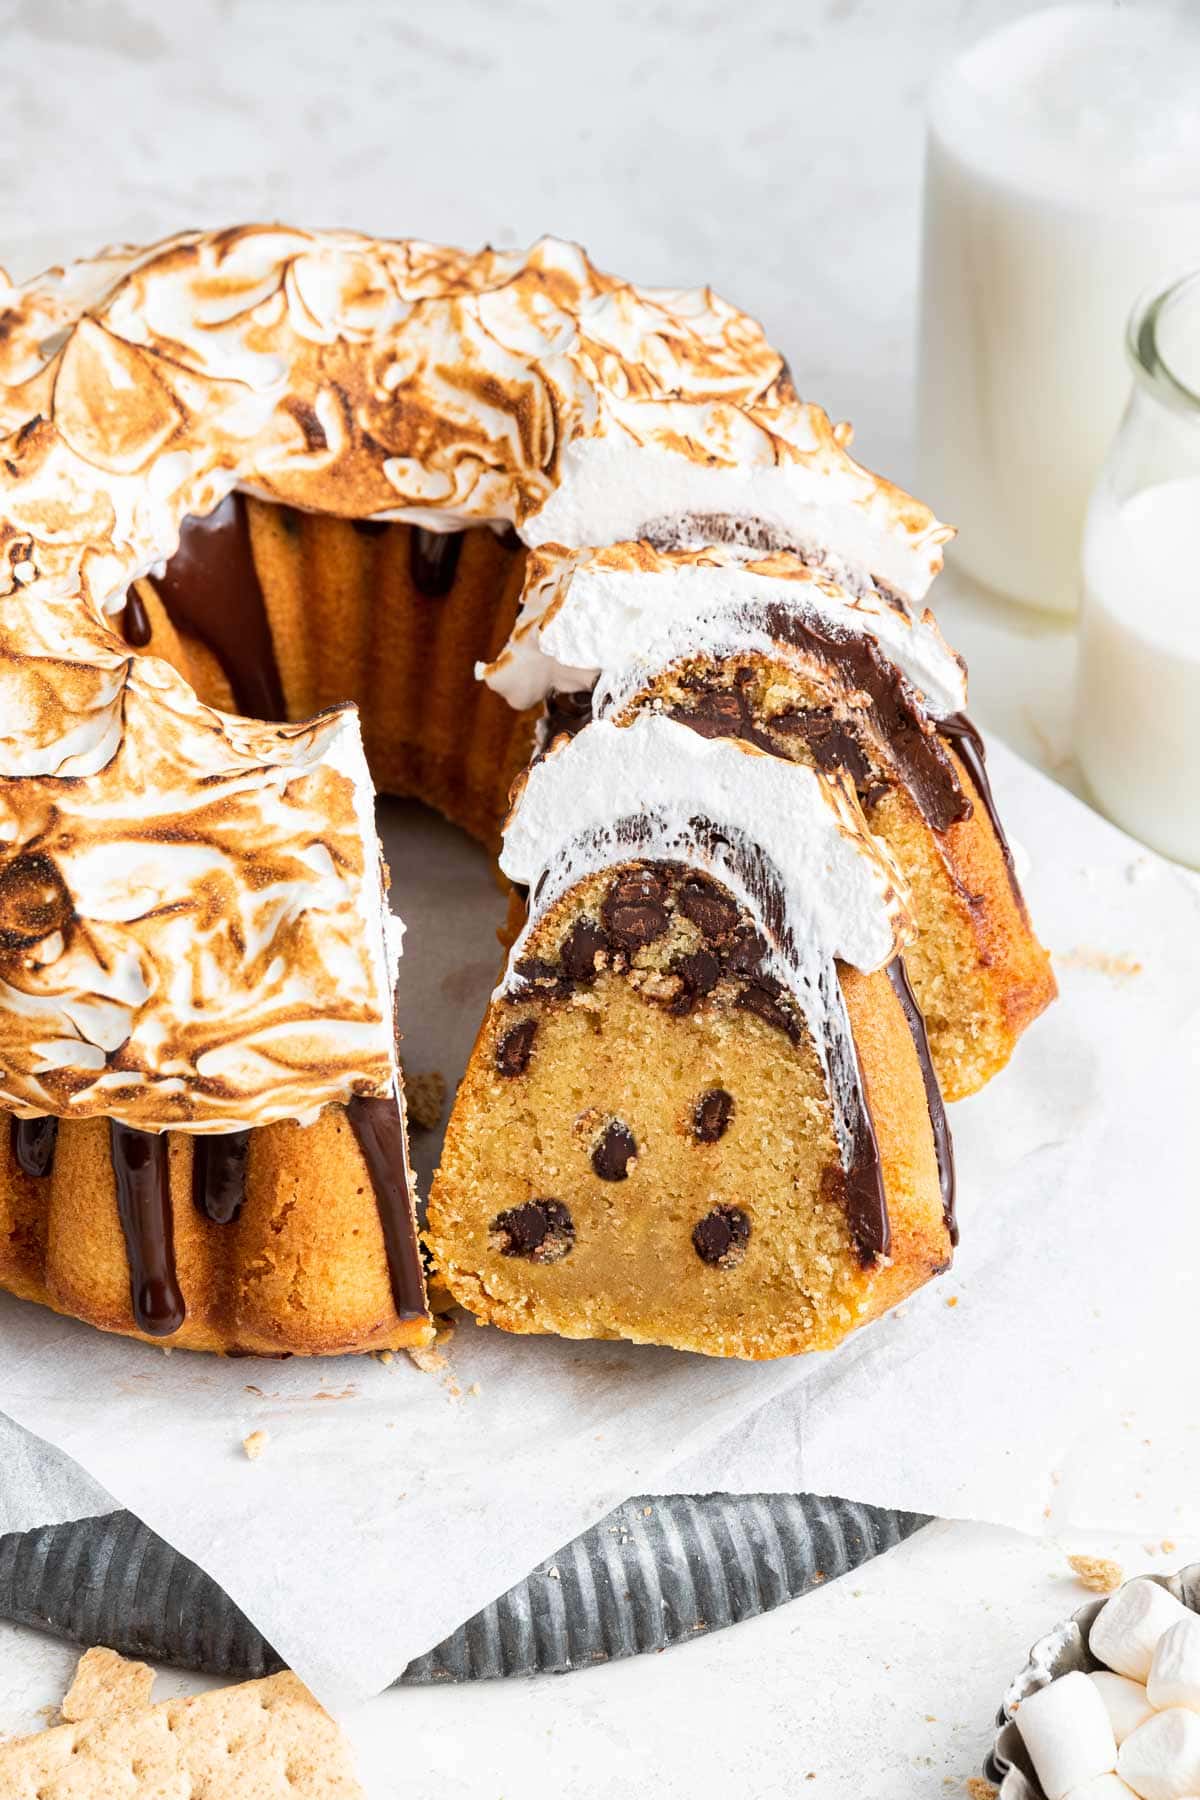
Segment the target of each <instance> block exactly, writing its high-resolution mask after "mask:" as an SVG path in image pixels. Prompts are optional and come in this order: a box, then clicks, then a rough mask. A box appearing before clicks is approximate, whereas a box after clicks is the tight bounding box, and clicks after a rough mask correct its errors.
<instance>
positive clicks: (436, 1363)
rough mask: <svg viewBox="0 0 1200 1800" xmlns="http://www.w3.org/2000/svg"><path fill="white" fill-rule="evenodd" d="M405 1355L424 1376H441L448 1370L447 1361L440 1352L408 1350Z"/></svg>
mask: <svg viewBox="0 0 1200 1800" xmlns="http://www.w3.org/2000/svg"><path fill="white" fill-rule="evenodd" d="M405 1355H406V1356H407V1357H408V1360H409V1362H411V1363H413V1364H414V1365H415V1367H416V1368H418V1369H420V1371H421V1373H422V1375H440V1374H441V1373H442V1371H443V1370H444V1369H445V1368H446V1359H445V1357H444V1356H443V1355H442V1353H441V1351H440V1350H407V1351H405Z"/></svg>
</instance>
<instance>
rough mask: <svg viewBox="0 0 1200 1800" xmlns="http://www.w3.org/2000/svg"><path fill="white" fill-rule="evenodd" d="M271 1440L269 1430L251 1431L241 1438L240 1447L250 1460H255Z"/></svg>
mask: <svg viewBox="0 0 1200 1800" xmlns="http://www.w3.org/2000/svg"><path fill="white" fill-rule="evenodd" d="M270 1441H271V1434H270V1432H269V1431H252V1432H251V1433H250V1435H249V1437H244V1438H243V1439H242V1449H243V1450H244V1451H245V1452H246V1456H247V1459H248V1460H249V1461H250V1462H257V1461H258V1459H259V1457H260V1456H261V1455H262V1453H263V1451H264V1450H265V1449H266V1447H267V1445H268V1444H269V1443H270Z"/></svg>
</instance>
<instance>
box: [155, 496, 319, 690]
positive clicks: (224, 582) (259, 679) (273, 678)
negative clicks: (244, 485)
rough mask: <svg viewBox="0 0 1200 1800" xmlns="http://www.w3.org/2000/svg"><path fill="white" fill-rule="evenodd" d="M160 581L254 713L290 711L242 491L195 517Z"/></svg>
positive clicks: (165, 596) (185, 624) (176, 611)
mask: <svg viewBox="0 0 1200 1800" xmlns="http://www.w3.org/2000/svg"><path fill="white" fill-rule="evenodd" d="M154 586H155V589H156V591H157V592H158V594H159V596H160V598H161V600H162V602H163V605H164V606H165V607H166V609H167V612H168V614H169V616H170V618H171V619H172V621H173V622H174V623H175V624H176V625H178V626H180V627H181V628H182V629H183V630H184V631H187V632H190V633H191V634H192V636H193V637H197V638H199V639H200V641H201V643H203V644H206V645H207V646H208V648H209V649H210V650H211V651H212V653H213V655H214V656H215V657H216V658H217V661H218V662H219V663H220V665H221V667H222V669H223V670H224V672H225V675H226V676H227V678H228V680H229V685H230V686H231V687H232V689H233V697H234V701H235V703H236V705H237V706H238V708H239V709H240V711H242V712H243V713H245V714H246V716H247V717H248V718H253V719H283V718H284V717H286V711H287V709H286V706H285V704H284V698H283V682H282V681H281V679H280V675H279V665H278V663H277V662H276V660H275V650H274V646H273V645H272V642H271V627H270V623H269V621H268V619H267V607H266V602H265V600H264V599H263V591H262V587H261V585H260V583H259V579H258V572H257V570H256V569H255V567H254V553H253V550H252V547H251V543H250V519H249V515H248V513H247V510H246V501H245V498H244V496H243V495H241V494H229V495H227V496H226V498H225V499H224V500H222V502H221V504H220V506H218V507H217V508H216V509H215V510H214V511H213V512H210V513H208V514H206V515H205V517H204V518H189V519H185V520H184V522H183V529H182V530H181V532H180V534H179V548H178V550H176V552H175V554H174V556H173V557H172V558H171V560H170V562H169V563H168V564H167V567H166V570H165V572H164V573H163V574H162V575H160V576H157V577H155V578H154Z"/></svg>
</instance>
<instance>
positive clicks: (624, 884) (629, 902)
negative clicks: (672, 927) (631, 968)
mask: <svg viewBox="0 0 1200 1800" xmlns="http://www.w3.org/2000/svg"><path fill="white" fill-rule="evenodd" d="M666 897H667V883H666V880H665V878H664V877H663V876H661V875H659V874H657V873H656V872H655V871H654V870H653V869H632V870H630V871H629V872H628V873H627V874H624V875H621V876H619V877H618V878H617V880H616V881H615V882H614V883H613V885H612V887H611V888H610V889H609V890H608V893H607V894H606V895H605V897H604V904H603V906H602V907H601V908H600V913H601V917H602V918H603V920H604V923H605V925H606V926H607V927H608V930H609V932H610V934H611V935H612V937H613V938H614V939H615V940H616V942H617V943H618V944H619V945H620V946H621V948H622V949H624V950H639V949H641V947H642V945H643V944H652V943H653V942H654V940H655V938H660V937H661V936H662V934H663V932H664V931H665V930H666V929H667V908H666Z"/></svg>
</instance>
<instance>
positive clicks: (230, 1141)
mask: <svg viewBox="0 0 1200 1800" xmlns="http://www.w3.org/2000/svg"><path fill="white" fill-rule="evenodd" d="M249 1153H250V1133H249V1132H248V1131H223V1132H221V1133H220V1134H219V1135H218V1136H215V1137H207V1136H200V1135H199V1134H197V1135H196V1136H195V1137H193V1139H192V1199H193V1201H194V1202H195V1205H196V1209H197V1211H198V1212H202V1213H203V1214H204V1216H205V1218H206V1219H211V1220H212V1221H213V1224H214V1225H232V1223H233V1221H234V1220H235V1219H236V1218H237V1216H238V1214H239V1213H240V1212H241V1210H242V1207H243V1205H244V1204H245V1200H246V1159H247V1157H248V1155H249Z"/></svg>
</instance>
